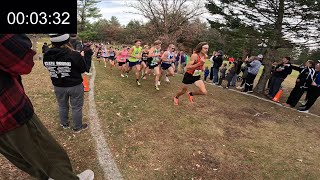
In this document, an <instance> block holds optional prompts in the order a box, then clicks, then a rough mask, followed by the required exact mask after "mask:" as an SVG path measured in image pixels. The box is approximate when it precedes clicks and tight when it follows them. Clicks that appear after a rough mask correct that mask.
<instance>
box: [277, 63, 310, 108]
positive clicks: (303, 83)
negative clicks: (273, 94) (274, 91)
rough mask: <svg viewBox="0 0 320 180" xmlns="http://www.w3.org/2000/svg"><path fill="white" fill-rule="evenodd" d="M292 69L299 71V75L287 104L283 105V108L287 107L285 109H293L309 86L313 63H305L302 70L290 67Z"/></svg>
mask: <svg viewBox="0 0 320 180" xmlns="http://www.w3.org/2000/svg"><path fill="white" fill-rule="evenodd" d="M292 69H293V70H296V71H299V72H300V74H299V76H298V78H297V80H296V85H295V87H294V88H293V89H292V91H291V93H290V95H289V97H288V99H287V102H286V103H284V104H283V105H284V106H287V107H295V106H296V105H297V103H298V102H299V100H300V98H301V96H302V95H303V94H304V92H305V91H307V90H308V88H309V87H310V86H311V84H312V80H313V77H314V74H315V70H314V61H312V60H308V61H307V62H306V63H305V67H304V68H302V67H298V66H294V65H292Z"/></svg>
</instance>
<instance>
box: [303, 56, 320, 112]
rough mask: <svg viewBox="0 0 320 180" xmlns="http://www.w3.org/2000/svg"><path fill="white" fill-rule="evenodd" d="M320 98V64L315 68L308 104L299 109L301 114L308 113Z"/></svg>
mask: <svg viewBox="0 0 320 180" xmlns="http://www.w3.org/2000/svg"><path fill="white" fill-rule="evenodd" d="M319 96H320V62H319V63H318V64H317V65H316V66H315V75H314V77H313V78H312V83H311V86H310V87H309V89H308V99H307V103H306V104H305V105H304V106H302V107H300V108H299V112H305V113H308V112H309V109H310V108H311V107H312V105H313V104H314V103H315V102H316V101H317V99H318V97H319Z"/></svg>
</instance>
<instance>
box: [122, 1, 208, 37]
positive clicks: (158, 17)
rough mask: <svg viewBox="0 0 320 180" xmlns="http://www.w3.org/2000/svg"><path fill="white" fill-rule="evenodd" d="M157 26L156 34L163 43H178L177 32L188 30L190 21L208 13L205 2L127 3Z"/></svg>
mask: <svg viewBox="0 0 320 180" xmlns="http://www.w3.org/2000/svg"><path fill="white" fill-rule="evenodd" d="M127 5H128V6H129V7H133V8H135V9H136V10H137V12H129V13H132V14H138V15H142V16H144V17H145V18H147V19H148V20H149V23H151V24H153V25H154V26H155V30H156V31H155V32H154V33H156V35H157V36H158V37H160V38H161V39H162V40H163V41H171V42H173V41H176V39H177V38H178V37H177V32H178V31H179V30H181V29H182V28H186V27H185V25H187V24H188V21H189V20H192V19H195V18H197V17H199V16H200V15H202V14H204V13H205V12H206V9H205V8H204V2H203V0H136V1H134V2H129V3H127Z"/></svg>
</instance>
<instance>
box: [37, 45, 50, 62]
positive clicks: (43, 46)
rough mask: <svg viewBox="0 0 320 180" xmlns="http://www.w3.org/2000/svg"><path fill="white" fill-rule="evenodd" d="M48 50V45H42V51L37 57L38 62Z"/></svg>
mask: <svg viewBox="0 0 320 180" xmlns="http://www.w3.org/2000/svg"><path fill="white" fill-rule="evenodd" d="M48 50H49V46H48V44H47V43H46V42H45V43H43V45H42V51H41V53H42V54H40V55H39V60H42V58H43V55H44V54H45V53H46V52H47V51H48Z"/></svg>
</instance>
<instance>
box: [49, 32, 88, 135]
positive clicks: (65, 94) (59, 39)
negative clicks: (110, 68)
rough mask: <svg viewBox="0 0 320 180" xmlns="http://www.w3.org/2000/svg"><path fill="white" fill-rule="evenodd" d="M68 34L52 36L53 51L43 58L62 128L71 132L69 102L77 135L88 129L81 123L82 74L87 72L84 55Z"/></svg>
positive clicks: (50, 50)
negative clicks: (74, 45) (73, 45)
mask: <svg viewBox="0 0 320 180" xmlns="http://www.w3.org/2000/svg"><path fill="white" fill-rule="evenodd" d="M69 40H70V35H69V34H51V35H50V41H51V43H52V48H50V49H49V51H48V52H47V53H46V54H45V55H44V57H43V65H44V66H45V67H46V68H47V69H48V71H49V74H50V77H51V81H52V84H53V86H54V92H55V94H56V98H57V101H58V107H59V115H60V126H61V127H62V128H63V129H68V128H69V127H70V126H69V117H68V114H69V102H70V105H71V109H72V126H73V131H74V132H75V133H78V132H80V131H81V130H84V129H87V128H88V125H87V124H85V123H82V107H83V97H84V87H83V84H82V81H83V79H82V76H81V74H82V73H84V72H85V71H87V66H86V63H85V59H84V52H83V51H82V52H81V53H79V52H77V51H75V50H74V49H73V48H72V47H71V45H70V43H69Z"/></svg>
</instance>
